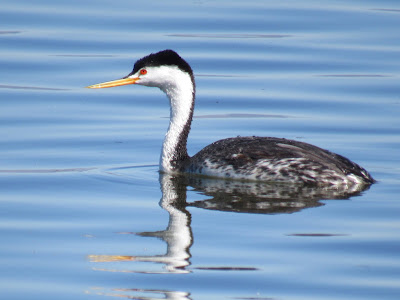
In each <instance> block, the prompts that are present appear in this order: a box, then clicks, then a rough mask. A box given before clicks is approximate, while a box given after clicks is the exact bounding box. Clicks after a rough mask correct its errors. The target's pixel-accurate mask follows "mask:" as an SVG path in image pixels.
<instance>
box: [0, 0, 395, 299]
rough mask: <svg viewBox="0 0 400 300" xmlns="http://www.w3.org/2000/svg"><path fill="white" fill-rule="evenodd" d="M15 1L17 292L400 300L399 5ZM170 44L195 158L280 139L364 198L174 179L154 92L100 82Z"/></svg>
mask: <svg viewBox="0 0 400 300" xmlns="http://www.w3.org/2000/svg"><path fill="white" fill-rule="evenodd" d="M144 2H145V1H141V2H139V1H128V0H121V1H108V0H100V1H86V0H79V1H77V0H69V1H66V0H61V1H49V0H38V1H28V0H19V1H14V0H3V1H2V3H1V7H0V54H1V56H0V103H1V108H0V123H1V125H0V191H1V194H0V214H1V218H0V229H1V231H0V232H1V246H0V260H1V271H0V287H1V292H0V293H1V294H0V297H1V299H28V298H29V299H96V298H97V299H103V298H104V297H105V296H108V298H110V297H122V298H129V299H285V300H286V299H290V300H292V299H293V300H295V299H296V300H297V299H318V300H320V299H352V300H356V299H363V300H365V299H400V217H399V216H400V198H399V194H400V155H399V153H400V84H399V79H400V30H399V28H400V3H399V2H398V1H394V0H392V1H389V0H383V1H382V0H379V1H378V0H374V1H372V0H369V1H368V0H366V1H361V0H358V1H357V0H356V1H308V0H305V1H262V0H259V1H257V0H255V1H236V2H235V1H206V0H203V1H148V2H146V3H144ZM167 48H171V49H174V50H176V51H177V52H178V53H180V54H181V55H182V56H183V57H184V58H185V59H186V60H187V61H188V62H189V63H190V64H191V66H192V68H193V69H194V72H195V75H196V80H197V103H196V111H195V118H194V122H193V126H192V131H191V134H190V136H189V145H188V147H189V153H190V154H194V153H196V152H197V151H198V150H200V149H201V148H203V147H204V146H205V145H208V144H210V143H211V142H213V141H215V140H217V139H220V138H224V137H230V136H237V135H241V136H247V135H260V136H277V137H285V138H290V139H296V140H300V141H304V142H308V143H312V144H315V145H318V146H320V147H322V148H326V149H330V150H331V151H334V152H337V153H340V154H342V155H344V156H346V157H349V158H350V159H352V160H354V161H355V162H357V163H359V164H360V165H362V166H363V167H365V168H366V169H367V170H368V171H370V172H371V174H372V175H373V176H374V178H375V179H377V180H378V182H377V183H376V184H374V185H372V186H371V187H370V189H368V190H366V191H363V192H362V193H360V194H357V193H355V194H351V193H350V194H349V193H342V192H340V191H337V192H334V193H332V192H328V193H326V192H325V191H315V190H307V189H296V188H294V189H288V188H287V187H282V186H268V185H262V184H250V183H247V184H245V183H242V184H241V183H235V182H230V181H223V180H222V181H216V180H200V179H196V178H194V179H193V178H183V179H182V178H174V177H169V176H160V175H159V173H158V172H157V170H158V159H159V152H160V147H161V143H162V140H163V137H164V134H165V131H166V128H167V126H168V116H169V108H168V103H167V100H166V98H165V96H164V95H163V94H162V93H161V92H160V91H159V90H157V89H154V88H153V89H151V88H146V87H141V86H125V87H119V88H114V89H104V90H89V89H85V88H84V87H85V86H87V85H90V84H94V83H99V82H103V81H108V80H113V79H117V78H120V77H123V76H125V75H127V74H128V73H129V72H130V71H131V69H132V66H133V63H134V62H135V61H136V60H137V59H138V58H140V57H142V56H144V55H147V54H149V53H151V52H156V51H159V50H162V49H167Z"/></svg>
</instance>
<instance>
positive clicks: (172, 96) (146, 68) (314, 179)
mask: <svg viewBox="0 0 400 300" xmlns="http://www.w3.org/2000/svg"><path fill="white" fill-rule="evenodd" d="M126 84H140V85H144V86H150V87H158V88H160V89H161V90H162V91H163V92H164V93H166V95H167V97H168V98H169V101H170V107H171V110H170V123H169V128H168V131H167V134H166V136H165V139H164V143H163V146H162V151H161V157H160V171H161V172H166V173H195V174H201V175H205V176H213V177H226V178H231V179H240V180H256V181H271V182H274V181H279V182H292V183H302V184H314V185H341V184H345V185H354V184H359V185H369V184H371V183H373V182H374V179H373V178H372V177H371V175H370V174H369V173H368V172H367V171H366V170H365V169H363V168H361V167H360V166H359V165H357V164H356V163H354V162H352V161H350V160H349V159H347V158H345V157H343V156H341V155H338V154H335V153H332V152H330V151H327V150H324V149H321V148H319V147H316V146H313V145H310V144H307V143H303V142H298V141H293V140H288V139H284V138H274V137H256V136H252V137H236V138H228V139H223V140H219V141H217V142H214V143H212V144H210V145H208V146H207V147H205V148H204V149H202V150H201V151H200V152H198V153H197V154H196V155H194V156H192V157H190V156H189V155H188V152H187V147H186V145H187V138H188V134H189V131H190V125H191V123H192V118H193V109H194V102H195V92H196V85H195V80H194V75H193V71H192V68H191V67H190V65H189V64H188V63H187V62H186V61H185V60H184V59H182V58H181V57H180V56H179V55H178V54H177V53H176V52H174V51H173V50H164V51H160V52H158V53H152V54H150V55H148V56H145V57H143V58H141V59H139V60H138V61H137V62H136V63H135V65H134V67H133V70H132V72H131V73H130V74H129V75H128V76H126V77H124V78H122V79H118V80H113V81H108V82H103V83H99V84H95V85H91V86H88V88H108V87H114V86H120V85H126Z"/></svg>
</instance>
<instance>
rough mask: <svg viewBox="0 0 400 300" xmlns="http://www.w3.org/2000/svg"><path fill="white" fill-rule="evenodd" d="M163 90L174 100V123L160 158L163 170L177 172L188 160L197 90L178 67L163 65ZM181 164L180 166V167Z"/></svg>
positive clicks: (171, 115)
mask: <svg viewBox="0 0 400 300" xmlns="http://www.w3.org/2000/svg"><path fill="white" fill-rule="evenodd" d="M157 71H158V72H162V73H165V74H164V75H163V76H162V78H163V82H162V84H161V85H160V86H159V87H160V89H161V90H162V91H163V92H165V93H166V94H167V97H168V98H169V101H170V122H169V127H168V131H167V134H166V135H165V139H164V143H163V146H162V151H161V156H160V171H163V172H167V173H173V172H177V171H179V170H178V169H177V167H178V165H179V162H182V160H184V159H186V158H188V155H187V148H186V142H187V137H188V134H189V130H190V124H191V121H192V116H193V107H194V93H195V87H194V83H193V82H192V79H191V76H190V75H189V74H188V73H186V72H183V71H181V70H180V69H179V68H177V67H173V66H163V67H160V68H159V69H158V70H157ZM177 163H178V165H177Z"/></svg>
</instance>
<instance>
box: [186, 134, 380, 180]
mask: <svg viewBox="0 0 400 300" xmlns="http://www.w3.org/2000/svg"><path fill="white" fill-rule="evenodd" d="M181 171H184V172H188V173H198V174H203V175H207V176H216V177H228V178H233V179H250V180H263V181H279V182H281V181H288V182H299V183H300V182H303V183H306V184H317V185H325V184H334V185H335V184H359V183H362V182H363V181H364V182H365V183H366V184H370V183H373V182H374V180H373V179H372V177H371V175H369V173H368V172H367V171H366V170H364V169H363V168H361V167H360V166H359V165H357V164H355V163H353V162H351V161H350V160H348V159H347V158H345V157H343V156H341V155H338V154H335V153H332V152H330V151H327V150H324V149H321V148H319V147H316V146H313V145H310V144H307V143H303V142H298V141H293V140H288V139H283V138H274V137H237V138H228V139H223V140H219V141H217V142H214V143H212V144H210V145H209V146H207V147H205V148H204V149H203V150H201V151H200V152H199V153H197V154H196V155H194V156H193V157H192V158H190V159H189V160H186V161H185V162H183V163H182V166H181Z"/></svg>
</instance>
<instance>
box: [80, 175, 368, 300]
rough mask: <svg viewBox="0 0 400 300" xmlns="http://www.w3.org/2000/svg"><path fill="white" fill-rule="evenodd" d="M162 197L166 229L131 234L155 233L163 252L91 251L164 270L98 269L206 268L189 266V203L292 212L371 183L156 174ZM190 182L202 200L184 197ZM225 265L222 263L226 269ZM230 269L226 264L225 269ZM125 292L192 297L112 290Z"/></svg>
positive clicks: (166, 294)
mask: <svg viewBox="0 0 400 300" xmlns="http://www.w3.org/2000/svg"><path fill="white" fill-rule="evenodd" d="M160 186H161V191H162V198H161V201H160V206H161V207H162V208H163V209H164V210H166V211H167V212H168V214H169V222H168V226H167V228H166V229H165V230H161V231H154V232H140V233H135V234H136V235H138V236H142V237H155V238H158V239H161V240H162V241H164V242H165V243H166V244H167V251H166V253H163V254H157V255H148V256H135V255H132V256H129V255H128V256H126V255H89V256H88V258H89V260H90V261H91V262H94V263H99V262H100V263H107V262H150V263H156V264H161V265H162V266H163V269H162V270H153V269H152V268H148V269H147V270H145V271H144V270H138V269H134V268H132V266H134V265H133V264H130V265H129V269H124V270H116V269H107V268H94V269H95V270H101V271H114V272H132V273H147V274H161V273H168V274H185V273H190V272H192V271H193V270H194V269H204V267H199V268H193V267H190V258H191V254H190V247H191V246H192V244H193V234H192V230H191V214H190V213H189V211H188V210H187V209H186V208H187V207H198V208H203V209H210V210H219V211H228V212H236V213H256V214H283V213H294V212H298V211H301V210H302V209H305V208H312V207H318V206H321V205H324V204H323V203H321V202H320V200H327V199H348V198H350V197H352V196H357V195H359V194H360V193H361V192H362V191H364V190H366V189H368V188H369V186H367V185H363V186H361V185H359V186H354V187H353V188H352V189H349V188H348V187H346V188H343V189H340V188H338V187H337V186H335V187H334V188H333V187H318V186H305V185H294V184H283V183H279V184H276V183H265V182H249V181H248V182H246V181H234V180H223V179H213V178H206V177H204V178H203V177H199V176H190V175H170V174H160ZM188 186H190V187H192V188H193V189H194V191H195V192H197V193H199V194H201V195H204V196H205V198H207V199H206V200H198V201H193V202H187V199H186V192H187V187H188ZM225 269H226V268H224V270H225ZM228 269H229V268H228ZM117 290H118V291H119V292H123V293H124V295H125V296H124V297H132V296H131V295H128V294H131V293H137V292H138V291H140V293H151V294H154V293H156V294H162V295H163V297H162V298H157V297H155V298H152V297H149V296H146V297H140V296H138V295H135V296H134V298H135V299H190V297H189V294H188V293H186V292H181V291H175V292H174V291H163V290H159V291H154V290H143V289H116V290H115V291H117ZM95 293H96V294H104V295H106V294H107V295H115V296H117V294H118V296H121V295H119V293H114V292H110V293H106V292H104V293H103V292H99V291H97V292H95Z"/></svg>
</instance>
